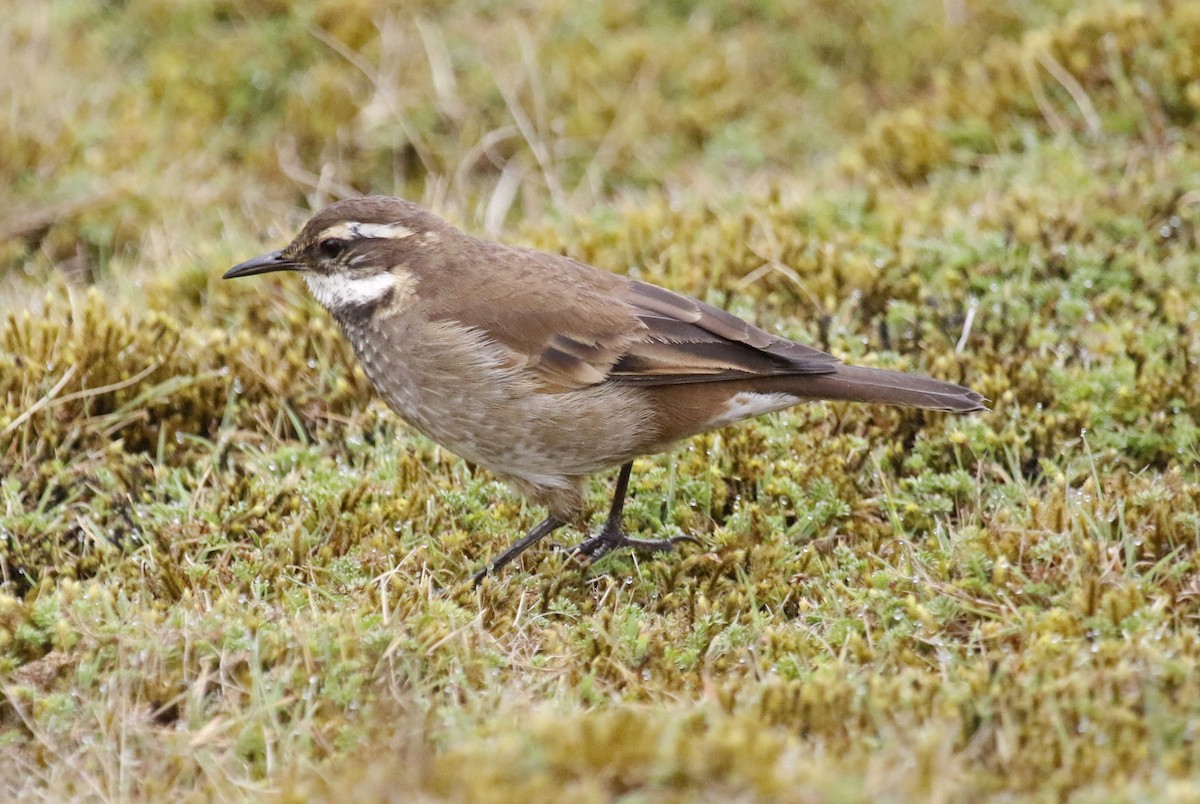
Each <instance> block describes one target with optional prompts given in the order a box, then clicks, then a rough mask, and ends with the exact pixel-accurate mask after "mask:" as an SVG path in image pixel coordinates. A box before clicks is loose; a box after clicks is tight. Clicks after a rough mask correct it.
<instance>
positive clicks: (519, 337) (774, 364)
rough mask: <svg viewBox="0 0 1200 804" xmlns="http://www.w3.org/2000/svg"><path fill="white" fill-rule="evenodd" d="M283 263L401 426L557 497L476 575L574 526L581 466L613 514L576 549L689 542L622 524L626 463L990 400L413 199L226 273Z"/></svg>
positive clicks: (361, 207)
mask: <svg viewBox="0 0 1200 804" xmlns="http://www.w3.org/2000/svg"><path fill="white" fill-rule="evenodd" d="M274 271H296V272H299V273H300V274H301V275H302V276H303V278H304V281H305V283H306V284H307V286H308V289H309V291H310V292H311V294H312V296H313V297H314V298H315V299H316V300H317V302H319V303H320V304H321V305H322V306H323V307H324V308H325V309H326V310H327V311H328V312H329V314H330V315H331V316H332V317H333V318H334V319H335V320H336V321H337V323H338V325H339V327H340V329H341V330H342V332H343V334H344V335H345V337H346V338H347V339H348V340H349V342H350V344H351V346H352V347H353V350H354V353H355V355H356V357H357V359H358V361H359V363H360V364H361V366H362V368H363V370H364V371H365V373H366V375H367V377H368V378H369V379H370V381H371V383H372V384H373V386H374V387H375V389H376V390H377V391H378V393H379V394H380V395H381V396H382V397H383V399H384V400H385V401H386V402H387V404H388V405H389V407H390V408H391V409H392V410H394V411H395V412H396V413H398V414H399V415H400V416H401V417H402V418H403V419H404V420H405V421H406V422H407V423H408V424H410V425H411V426H412V427H414V428H416V429H417V430H418V431H420V432H421V433H423V434H424V435H425V436H427V437H428V438H430V439H432V440H433V441H434V442H436V443H438V444H440V445H442V446H443V447H445V448H447V449H449V450H450V451H451V452H453V453H455V454H457V455H458V456H460V457H462V458H465V459H467V460H468V461H471V462H473V463H475V464H477V465H479V466H482V467H484V468H486V469H488V470H489V471H491V472H492V473H494V474H496V475H498V476H500V477H502V478H504V479H506V480H507V481H508V482H509V484H510V485H511V486H513V487H514V488H515V490H516V491H517V492H519V493H521V494H522V495H524V497H525V498H526V499H527V500H529V501H530V502H532V503H534V504H536V505H538V506H543V507H545V509H546V512H547V513H546V517H545V519H543V520H542V521H541V522H540V523H539V524H537V525H536V526H535V527H533V528H532V529H531V530H530V531H529V532H528V533H527V534H526V535H525V536H524V538H521V539H520V540H518V541H516V542H515V543H513V544H512V545H511V546H510V547H509V548H508V549H507V550H505V551H504V552H502V553H500V554H499V555H498V556H496V557H494V558H493V559H492V560H491V561H489V562H488V563H487V564H485V565H484V566H483V568H482V569H480V570H479V571H478V572H477V573H475V574H474V575H473V576H472V581H473V583H474V584H475V585H476V586H478V585H479V583H480V582H481V581H482V580H483V579H484V578H485V577H486V576H488V575H489V574H493V573H495V572H496V571H498V570H499V569H501V568H502V567H504V566H506V565H507V564H509V563H511V562H512V561H513V560H514V559H516V558H517V557H518V556H519V555H521V554H522V553H523V552H524V551H525V550H526V549H528V548H529V547H531V546H532V545H534V544H536V543H537V542H539V541H541V540H542V539H544V538H545V537H546V536H548V535H549V534H550V533H552V532H554V531H555V530H557V529H559V528H561V527H563V526H564V525H568V524H571V523H574V522H577V521H578V520H580V519H581V518H582V516H583V509H584V506H583V500H584V496H583V490H584V483H585V481H586V479H587V478H589V477H590V476H591V475H593V474H597V473H600V472H604V471H610V470H612V469H614V468H616V469H618V470H619V471H618V473H617V479H616V484H615V489H614V493H613V501H612V505H611V507H610V510H609V513H608V516H607V519H606V520H605V523H604V525H603V527H602V528H601V529H600V530H599V531H598V532H597V533H596V534H595V535H592V536H590V537H588V538H585V539H584V540H583V541H582V542H581V543H580V544H578V545H577V546H576V547H575V548H574V552H575V553H576V554H579V555H581V556H582V557H584V558H585V559H587V560H591V561H594V560H596V559H598V558H599V557H601V556H603V555H605V554H607V553H608V552H610V551H612V550H614V549H617V548H632V549H634V550H638V551H648V552H656V551H664V550H670V549H672V548H674V547H676V546H677V545H679V544H681V543H682V542H685V541H692V542H694V541H696V540H695V539H693V538H691V537H689V536H676V537H674V538H670V539H640V538H633V537H631V536H629V535H628V534H627V533H626V532H625V529H624V527H623V522H622V520H623V512H624V503H625V497H626V493H627V491H628V487H629V479H630V473H631V471H632V466H633V460H634V459H635V458H637V457H640V456H646V455H653V454H656V453H660V452H664V451H667V450H670V449H672V448H673V447H674V446H676V445H678V444H679V443H680V442H682V441H684V440H685V439H688V438H690V437H692V436H695V435H698V434H700V433H704V432H706V431H709V430H713V429H716V428H720V427H724V426H726V425H730V424H733V423H735V422H738V421H741V420H743V419H747V418H751V417H754V416H759V415H762V414H766V413H771V412H773V411H778V410H782V409H784V408H788V407H791V406H793V405H796V404H798V403H801V402H804V401H807V400H841V401H851V402H870V403H883V404H889V405H900V406H907V407H913V408H923V409H928V410H939V411H950V412H956V413H965V412H970V411H977V410H985V409H986V408H985V406H984V402H985V399H984V397H983V396H981V395H980V394H978V393H976V392H975V391H973V390H971V389H969V388H966V387H963V386H961V385H957V384H954V383H949V382H943V381H941V380H936V379H932V378H930V377H926V376H921V375H917V374H909V373H903V372H897V371H889V370H885V369H878V368H868V367H861V366H852V365H847V364H845V363H843V362H842V361H841V360H839V359H838V358H837V357H834V356H833V355H831V354H827V353H825V352H822V351H820V350H818V349H815V348H813V347H811V346H806V345H804V344H801V343H798V342H796V341H793V340H789V339H787V338H784V337H780V336H778V335H773V334H771V333H769V332H766V331H764V330H762V329H760V328H758V327H755V326H753V325H751V324H750V323H748V322H746V321H744V320H743V319H741V318H739V317H737V316H735V315H733V314H731V313H729V312H727V311H725V310H722V309H720V308H718V307H714V306H712V305H709V304H706V303H704V302H702V301H699V300H697V299H693V298H690V297H688V296H685V295H682V294H679V293H675V292H673V291H671V290H668V289H666V288H663V287H660V286H658V285H654V284H651V283H649V282H643V281H641V280H638V279H634V278H631V277H628V276H625V275H622V274H616V273H612V272H609V271H605V270H602V269H599V268H595V267H593V266H591V265H588V264H586V263H583V262H580V261H578V260H575V259H572V258H570V257H566V256H563V255H559V254H552V253H548V252H544V251H539V250H535V249H531V248H525V247H521V246H516V245H508V244H504V243H499V242H495V241H490V240H484V239H480V238H477V237H474V236H472V235H470V234H468V233H466V232H464V231H462V230H460V229H458V228H456V227H454V226H452V225H450V224H449V223H447V222H446V221H444V220H443V219H441V218H440V217H438V216H436V215H435V214H433V213H432V212H430V211H428V210H426V209H424V208H423V207H421V206H419V205H418V204H415V203H413V202H411V201H408V200H406V199H402V198H396V197H390V196H363V197H356V198H350V199H346V200H342V201H338V202H336V203H333V204H331V205H329V206H327V207H325V208H324V209H322V210H321V211H319V212H318V213H317V214H316V215H314V216H313V217H312V218H311V219H310V220H309V221H308V223H307V224H305V226H304V227H303V229H302V230H301V231H300V233H299V234H298V235H296V237H295V239H293V240H292V241H291V243H289V244H288V245H287V246H285V247H284V248H282V249H279V250H277V251H271V252H269V253H266V254H263V255H261V256H258V257H255V258H253V259H250V260H247V261H245V262H242V263H240V264H238V265H235V266H234V267H233V268H230V269H229V270H228V271H227V272H226V273H225V274H224V278H225V279H233V278H237V277H246V276H253V275H256V274H265V273H270V272H274Z"/></svg>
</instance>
